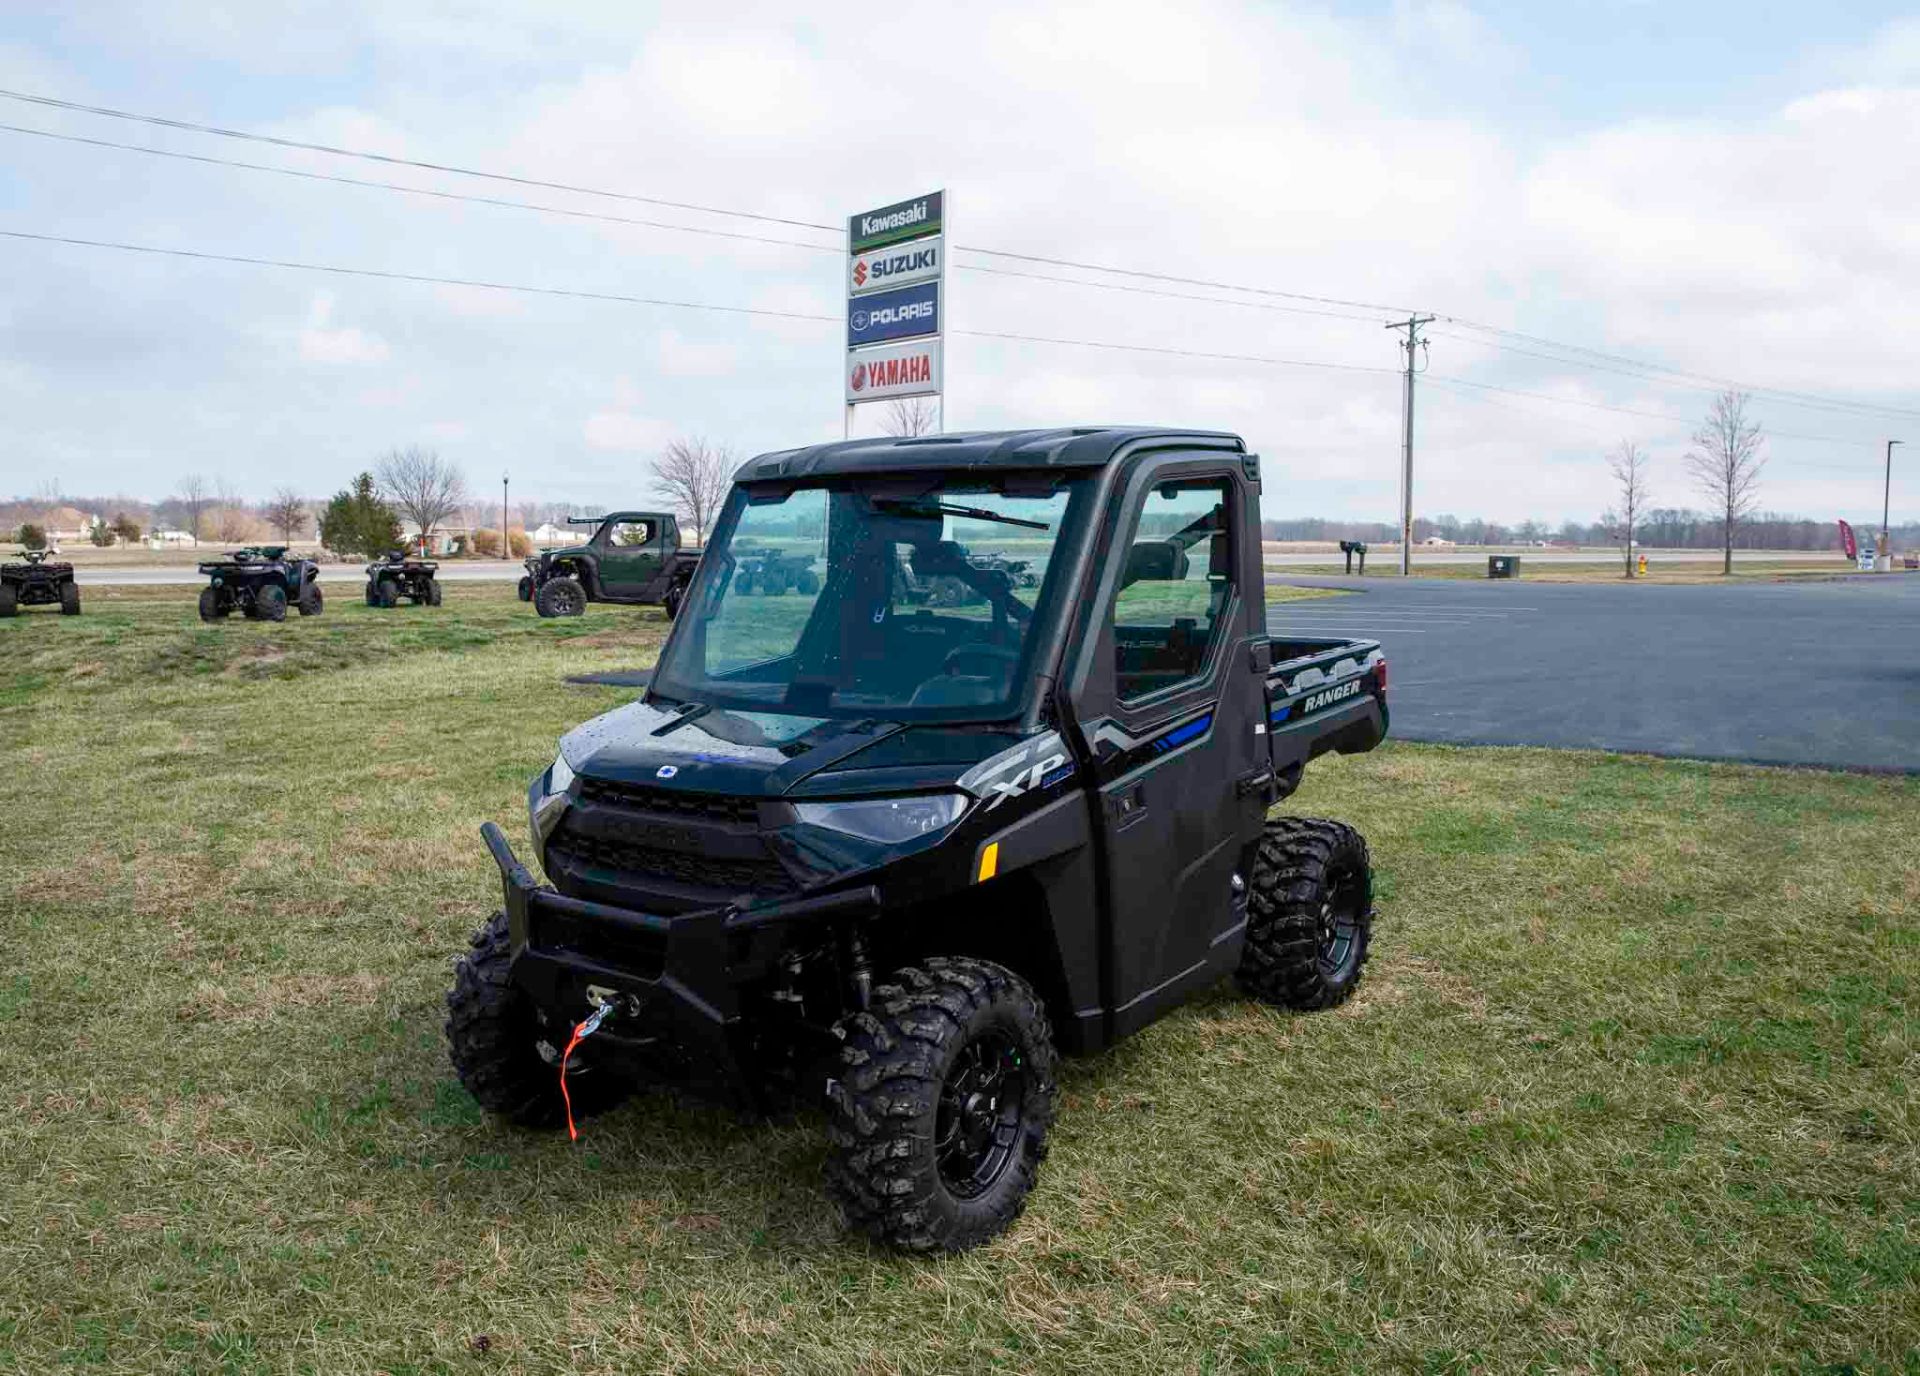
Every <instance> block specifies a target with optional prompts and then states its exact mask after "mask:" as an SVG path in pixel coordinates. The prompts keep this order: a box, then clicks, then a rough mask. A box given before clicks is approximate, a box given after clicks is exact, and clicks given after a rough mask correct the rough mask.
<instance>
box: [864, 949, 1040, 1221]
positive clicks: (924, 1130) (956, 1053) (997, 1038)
mask: <svg viewBox="0 0 1920 1376" xmlns="http://www.w3.org/2000/svg"><path fill="white" fill-rule="evenodd" d="M840 1033H841V1037H842V1041H843V1045H842V1047H841V1051H840V1066H839V1070H838V1073H837V1077H836V1078H835V1080H834V1081H833V1083H832V1084H831V1085H830V1086H829V1090H828V1123H827V1134H828V1140H829V1141H830V1143H831V1144H832V1145H831V1148H830V1152H829V1156H828V1159H827V1190H828V1193H829V1194H831V1195H832V1196H833V1199H834V1202H835V1203H836V1204H838V1205H839V1208H840V1213H841V1216H842V1218H843V1219H844V1220H845V1221H846V1224H847V1226H848V1227H850V1228H853V1229H856V1230H858V1231H860V1232H863V1233H865V1234H867V1236H869V1237H871V1238H873V1239H874V1240H875V1241H877V1242H880V1243H884V1244H885V1245H887V1246H889V1247H897V1248H900V1249H902V1250H904V1251H910V1252H934V1251H945V1252H959V1251H964V1250H966V1249H967V1248H969V1247H977V1246H979V1245H980V1244H981V1243H984V1242H986V1241H988V1240H989V1239H990V1238H992V1237H994V1236H995V1235H996V1234H998V1233H1000V1232H1002V1231H1004V1230H1005V1229H1006V1228H1007V1227H1008V1226H1009V1225H1011V1224H1012V1223H1013V1221H1014V1220H1015V1219H1017V1218H1018V1217H1019V1216H1020V1213H1021V1210H1022V1209H1024V1208H1025V1207H1026V1202H1027V1195H1028V1193H1029V1192H1030V1191H1031V1190H1032V1189H1033V1183H1034V1179H1035V1176H1036V1175H1037V1174H1038V1172H1039V1169H1040V1162H1041V1161H1042V1160H1043V1159H1044V1158H1045V1156H1046V1152H1047V1129H1048V1128H1049V1127H1050V1126H1051V1125H1052V1123H1053V1112H1054V1096H1055V1093H1056V1087H1055V1084H1054V1066H1055V1062H1056V1059H1057V1058H1056V1055H1055V1052H1054V1047H1053V1033H1052V1029H1051V1028H1049V1026H1048V1025H1047V1015H1046V1012H1045V1010H1044V1008H1043V1007H1042V1005H1041V1003H1040V998H1039V996H1038V995H1037V994H1035V993H1034V991H1033V989H1032V988H1031V987H1030V986H1029V985H1028V984H1027V982H1026V981H1025V980H1023V979H1021V978H1020V977H1019V976H1018V975H1016V974H1014V973H1013V972H1012V971H1011V970H1008V969H1006V968H1004V967H1003V966H999V965H994V964H992V963H990V962H988V961H984V960H973V959H964V958H959V957H952V958H938V957H936V958H934V959H930V960H928V961H927V962H926V965H925V966H924V967H923V968H915V967H911V966H910V967H908V968H906V969H904V970H901V971H899V972H898V973H896V974H895V975H894V976H893V977H892V978H891V979H890V980H889V981H888V982H887V983H885V984H882V985H881V986H879V988H877V989H875V990H874V994H873V1006H872V1007H871V1008H870V1009H868V1010H867V1011H866V1012H864V1013H856V1014H854V1015H853V1016H852V1017H850V1018H848V1019H846V1020H845V1022H843V1023H842V1024H841V1028H840Z"/></svg>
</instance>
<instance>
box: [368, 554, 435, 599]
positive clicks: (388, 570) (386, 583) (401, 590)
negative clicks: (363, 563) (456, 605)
mask: <svg viewBox="0 0 1920 1376" xmlns="http://www.w3.org/2000/svg"><path fill="white" fill-rule="evenodd" d="M439 571H440V565H439V564H437V563H436V562H434V561H433V560H431V559H415V558H412V557H410V556H409V555H407V554H406V553H405V552H404V551H402V550H394V551H393V552H392V553H391V554H388V555H386V556H385V557H383V558H380V559H375V560H374V561H373V562H372V563H371V564H368V565H367V594H366V595H367V605H368V606H369V607H397V606H399V605H400V599H402V598H405V599H406V600H407V601H409V602H411V603H413V605H414V606H416V607H437V606H439V605H440V580H439V579H438V578H437V577H435V576H434V575H436V574H437V573H439Z"/></svg>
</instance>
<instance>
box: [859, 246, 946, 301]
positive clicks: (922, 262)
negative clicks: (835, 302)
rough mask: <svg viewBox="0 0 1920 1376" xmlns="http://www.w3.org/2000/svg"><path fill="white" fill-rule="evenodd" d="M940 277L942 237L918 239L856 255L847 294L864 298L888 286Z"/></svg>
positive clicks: (910, 283)
mask: <svg viewBox="0 0 1920 1376" xmlns="http://www.w3.org/2000/svg"><path fill="white" fill-rule="evenodd" d="M939 276H940V238H939V236H938V235H935V236H934V237H933V238H931V239H916V240H914V241H913V242H912V243H908V244H896V245H894V246H893V247H891V248H876V249H869V250H868V251H867V252H865V253H856V254H854V255H853V259H852V262H851V265H850V266H849V267H848V269H847V295H848V296H864V295H865V294H866V293H868V292H872V291H883V290H885V289H886V288H888V287H906V286H911V285H913V284H914V283H915V282H931V281H934V280H935V279H937V278H938V277H939Z"/></svg>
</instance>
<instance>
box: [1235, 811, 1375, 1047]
mask: <svg viewBox="0 0 1920 1376" xmlns="http://www.w3.org/2000/svg"><path fill="white" fill-rule="evenodd" d="M1372 940H1373V865H1372V863H1371V860H1370V859H1369V857H1368V855H1367V843H1366V841H1365V840H1363V839H1362V838H1361V835H1360V833H1359V832H1357V831H1355V830H1354V829H1353V828H1352V827H1350V826H1347V825H1346V824H1345V823H1343V822H1328V821H1322V820H1320V819H1318V818H1312V817H1275V818H1273V819H1272V820H1270V821H1269V822H1268V823H1267V825H1266V828H1265V830H1264V831H1263V832H1262V833H1261V837H1260V848H1259V852H1258V854H1257V855H1256V857H1255V859H1254V863H1253V883H1252V886H1251V890H1250V892H1249V893H1248V895H1247V944H1246V947H1245V949H1244V950H1242V952H1241V953H1240V969H1239V971H1238V974H1237V976H1236V978H1237V979H1238V980H1239V982H1240V987H1241V988H1243V989H1245V990H1246V991H1247V992H1248V993H1249V994H1252V995H1253V996H1254V997H1255V998H1257V999H1259V1000H1260V1001H1261V1002H1262V1003H1271V1004H1274V1005H1275V1006H1277V1007H1280V1008H1292V1009H1296V1010H1299V1011H1302V1012H1309V1011H1313V1010H1316V1009H1321V1008H1332V1007H1334V1006H1335V1005H1336V1004H1341V1003H1345V1002H1346V1001H1347V999H1348V998H1350V997H1351V996H1352V994H1353V991H1354V990H1355V989H1356V988H1358V987H1359V984H1360V976H1361V973H1362V971H1363V970H1364V969H1365V966H1366V963H1367V949H1368V947H1369V946H1370V945H1371V943H1372Z"/></svg>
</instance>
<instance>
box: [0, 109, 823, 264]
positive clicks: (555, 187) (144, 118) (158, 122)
mask: <svg viewBox="0 0 1920 1376" xmlns="http://www.w3.org/2000/svg"><path fill="white" fill-rule="evenodd" d="M0 97H4V98H5V99H7V100H19V101H24V102H26V103H27V104H29V105H44V106H47V107H49V108H51V109H55V110H74V111H77V112H79V113H81V114H86V115H100V116H103V117H104V118H107V119H124V120H133V121H135V122H137V123H140V124H151V125H154V126H155V127H157V128H161V129H180V130H185V131H186V132H188V133H192V134H210V135H212V136H214V137H216V138H223V139H244V140H246V141H247V142H249V143H265V144H271V145H272V146H274V147H276V148H296V149H299V150H300V151H302V152H306V153H326V154H329V155H331V156H333V157H336V158H360V159H362V160H364V161H367V162H380V163H386V164H388V165H389V166H392V167H417V168H420V169H421V170H422V171H426V172H445V173H448V174H450V175H452V176H457V177H480V178H484V179H485V180H487V181H495V182H511V183H513V184H514V185H515V186H531V187H537V188H539V189H541V190H543V191H568V192H572V193H574V194H576V195H580V196H602V197H605V198H607V199H609V200H616V201H635V202H638V203H639V204H641V205H658V206H665V207H667V208H668V209H672V210H693V211H698V212H700V213H701V214H703V215H728V216H732V217H733V218H735V219H741V220H760V221H763V222H765V223H767V224H778V225H791V226H793V227H794V228H796V229H824V230H829V231H831V232H833V233H836V234H837V233H839V232H840V226H838V225H823V224H817V223H815V222H814V221H812V220H791V219H787V218H785V217H784V216H780V215H762V214H758V213H756V212H753V211H748V210H731V209H728V208H726V207H724V206H714V205H700V204H698V203H696V202H693V201H674V200H668V199H666V198H665V197H662V196H641V195H636V194H635V193H633V192H630V191H605V190H602V189H600V188H599V187H593V186H578V185H575V184H573V183H571V182H552V181H544V180H542V179H540V178H538V177H518V176H514V175H513V174H512V173H508V172H488V171H484V170H482V169H480V168H477V167H460V166H458V165H456V164H453V163H443V162H427V161H425V160H423V159H420V158H401V157H394V156H391V155H389V154H386V153H370V152H367V151H365V150H364V149H359V148H337V147H334V146H333V145H332V144H326V143H308V142H307V141H305V140H304V139H284V138H279V137H276V136H275V135H272V134H255V133H251V132H249V131H247V130H245V129H223V128H221V127H220V126H219V125H217V124H196V123H195V122H193V121H192V120H184V119H168V118H167V117H165V116H163V115H142V114H138V113H136V112H134V111H132V110H115V109H113V108H112V107H110V106H106V105H83V104H81V103H80V102H78V101H72V100H59V99H56V98H55V97H53V96H38V95H33V94H31V93H30V92H27V91H10V90H6V89H4V88H0Z"/></svg>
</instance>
